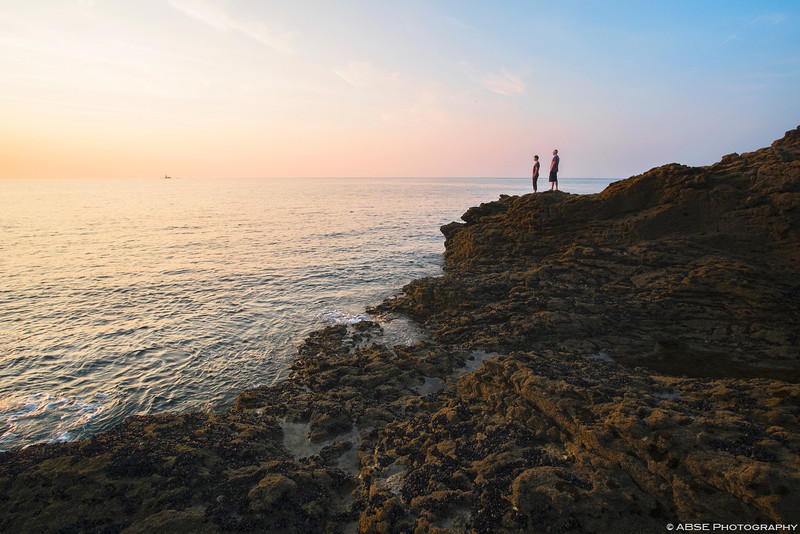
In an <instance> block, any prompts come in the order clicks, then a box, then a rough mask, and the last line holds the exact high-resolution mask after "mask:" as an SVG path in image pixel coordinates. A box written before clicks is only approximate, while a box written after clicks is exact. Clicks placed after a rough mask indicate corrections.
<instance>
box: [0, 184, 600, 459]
mask: <svg viewBox="0 0 800 534" xmlns="http://www.w3.org/2000/svg"><path fill="white" fill-rule="evenodd" d="M610 181H611V180H604V179H573V180H569V179H566V180H562V183H561V186H562V189H564V190H566V191H569V192H572V193H595V192H599V191H601V190H602V189H603V188H604V187H605V186H606V185H608V183H609V182H610ZM540 185H542V184H541V180H540ZM528 192H530V180H529V179H399V178H392V179H388V178H387V179H292V180H289V179H286V180H277V179H265V180H243V179H241V180H234V179H231V180H222V179H220V180H190V179H173V180H129V181H125V180H58V181H46V180H35V181H22V180H20V181H18V180H8V181H0V450H9V449H16V448H20V447H24V446H26V445H29V444H32V443H37V442H43V441H46V442H49V441H66V440H74V439H81V438H84V437H87V436H89V435H91V434H94V433H96V432H99V431H102V430H105V429H108V428H110V427H111V426H113V425H114V424H116V423H118V422H120V421H122V420H123V419H124V418H125V417H127V416H129V415H132V414H146V413H156V412H168V411H171V412H176V411H188V410H197V409H200V410H213V409H222V408H224V407H226V406H229V405H230V403H231V402H232V401H233V400H234V399H235V398H236V395H237V394H238V393H239V392H240V391H241V390H243V389H246V388H248V387H252V386H256V385H259V384H265V383H273V382H275V381H277V380H280V379H282V378H283V377H285V376H286V374H287V368H288V366H289V365H290V364H291V361H292V359H293V357H294V355H295V350H296V349H295V348H296V346H297V345H298V344H299V343H300V342H301V341H302V339H303V338H304V337H305V336H306V335H308V333H310V332H311V331H312V330H314V329H317V328H320V327H321V326H324V325H325V324H331V323H336V322H346V321H352V320H357V319H358V318H359V316H360V315H361V314H363V313H364V310H365V308H366V307H367V306H369V305H374V304H377V303H379V302H380V301H381V300H383V299H384V298H386V297H388V296H390V295H392V294H394V293H397V292H398V291H399V290H400V288H401V287H402V286H403V285H404V284H405V283H407V282H409V281H410V280H412V279H414V278H418V277H422V276H431V275H436V274H439V273H440V272H441V264H442V252H443V250H444V246H443V242H444V238H443V237H442V235H441V233H440V232H439V227H440V226H441V225H442V224H446V223H448V222H450V221H454V220H459V218H460V216H461V214H462V213H463V212H464V211H466V209H467V208H469V207H470V206H475V205H478V204H480V203H481V202H488V201H492V200H496V199H497V198H498V196H499V195H500V194H511V195H515V194H524V193H528Z"/></svg>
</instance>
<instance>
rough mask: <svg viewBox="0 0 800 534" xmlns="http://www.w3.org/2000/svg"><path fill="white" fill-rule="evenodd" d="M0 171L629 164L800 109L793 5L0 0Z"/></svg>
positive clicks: (763, 130) (516, 172)
mask: <svg viewBox="0 0 800 534" xmlns="http://www.w3.org/2000/svg"><path fill="white" fill-rule="evenodd" d="M0 72H2V75H0V178H155V177H158V176H162V175H164V174H170V175H173V176H180V177H186V178H189V177H197V178H201V177H278V176H280V177H293V176H319V177H325V176H348V177H351V176H352V177H361V176H363V177H370V176H375V177H377V176H460V177H482V176H486V177H514V176H528V175H529V170H530V164H531V163H532V161H531V160H532V155H533V154H534V153H537V154H539V155H540V156H542V159H543V161H545V162H549V157H550V153H551V152H552V150H553V148H558V149H559V154H560V155H561V157H562V171H561V176H562V177H603V178H626V177H628V176H630V175H633V174H638V173H641V172H644V171H646V170H648V169H649V168H651V167H654V166H657V165H662V164H664V163H670V162H679V163H685V164H689V165H707V164H711V163H714V162H716V161H718V160H719V159H720V157H721V156H722V155H724V154H727V153H729V152H745V151H750V150H755V149H758V148H761V147H763V146H767V145H769V144H770V143H771V142H772V141H773V140H775V139H777V138H779V137H781V136H782V135H783V133H784V132H785V131H786V130H789V129H793V128H795V127H797V126H798V124H800V2H798V1H796V0H786V1H783V2H773V1H769V0H759V1H755V0H752V1H736V0H722V1H703V0H692V1H666V2H665V1H663V0H661V1H653V2H650V1H638V0H637V1H624V0H621V1H613V2H612V1H609V2H588V1H586V2H583V1H563V2H553V1H547V2H545V1H518V2H514V1H497V2H488V1H486V2H476V1H464V0H448V1H436V0H419V1H416V0H409V1H377V0H376V1H366V0H364V1H340V2H333V1H328V0H324V1H323V0H314V1H304V0H298V1H295V2H277V1H265V0H229V1H223V0H141V1H132V0H72V1H68V0H63V1H56V0H52V1H51V0H26V1H18V0H0Z"/></svg>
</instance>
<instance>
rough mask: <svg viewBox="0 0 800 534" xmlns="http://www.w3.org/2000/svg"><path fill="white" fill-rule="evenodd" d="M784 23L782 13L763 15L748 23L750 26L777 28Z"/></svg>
mask: <svg viewBox="0 0 800 534" xmlns="http://www.w3.org/2000/svg"><path fill="white" fill-rule="evenodd" d="M784 22H786V15H784V14H783V13H777V12H773V13H764V14H763V15H759V16H757V17H756V18H754V19H753V20H752V21H750V25H751V26H778V25H779V24H783V23H784Z"/></svg>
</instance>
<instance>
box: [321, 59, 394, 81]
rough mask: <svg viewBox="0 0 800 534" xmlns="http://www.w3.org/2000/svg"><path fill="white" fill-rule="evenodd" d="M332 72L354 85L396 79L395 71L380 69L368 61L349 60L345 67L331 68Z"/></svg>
mask: <svg viewBox="0 0 800 534" xmlns="http://www.w3.org/2000/svg"><path fill="white" fill-rule="evenodd" d="M333 73H334V74H336V75H337V76H339V77H340V78H341V79H343V80H344V81H346V82H347V83H349V84H350V85H352V86H354V87H366V86H368V85H373V84H374V83H378V82H384V81H394V80H396V79H397V73H396V72H389V71H385V70H381V69H379V68H377V67H375V66H373V64H372V63H370V62H369V61H350V62H349V63H348V64H347V65H346V66H345V67H340V68H336V69H333Z"/></svg>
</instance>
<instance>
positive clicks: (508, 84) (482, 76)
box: [459, 61, 529, 96]
mask: <svg viewBox="0 0 800 534" xmlns="http://www.w3.org/2000/svg"><path fill="white" fill-rule="evenodd" d="M459 64H460V65H461V68H462V70H463V71H464V74H466V75H467V76H468V77H469V78H471V79H472V80H474V81H475V82H477V83H478V84H480V85H481V86H482V87H483V88H484V89H486V90H488V91H491V92H493V93H497V94H500V95H503V96H513V95H524V94H525V89H526V87H527V86H526V84H525V81H524V80H523V78H524V77H525V76H527V75H528V74H529V69H524V70H522V71H520V72H519V73H514V72H511V71H509V70H508V69H506V68H501V69H500V72H499V73H498V72H489V73H482V72H479V71H478V70H477V69H476V68H475V67H473V66H472V65H471V64H470V63H469V62H467V61H461V62H460V63H459Z"/></svg>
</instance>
